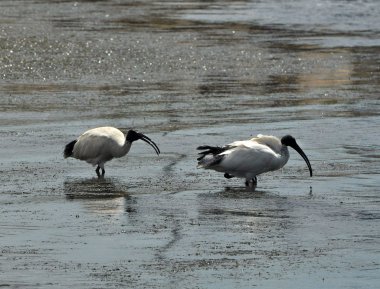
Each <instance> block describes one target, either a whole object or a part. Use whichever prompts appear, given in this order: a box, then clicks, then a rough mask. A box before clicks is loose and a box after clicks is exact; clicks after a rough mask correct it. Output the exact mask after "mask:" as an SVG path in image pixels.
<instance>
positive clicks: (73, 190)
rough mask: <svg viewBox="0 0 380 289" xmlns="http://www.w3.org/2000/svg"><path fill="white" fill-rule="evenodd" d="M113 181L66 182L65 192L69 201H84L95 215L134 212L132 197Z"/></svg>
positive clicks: (97, 179) (101, 179)
mask: <svg viewBox="0 0 380 289" xmlns="http://www.w3.org/2000/svg"><path fill="white" fill-rule="evenodd" d="M120 186H121V184H118V183H117V182H116V181H114V180H112V179H108V178H107V179H104V178H91V179H84V180H83V179H74V180H66V181H65V182H64V191H65V195H66V198H67V199H69V200H74V199H75V200H82V201H83V202H84V206H85V208H86V209H87V210H88V211H90V212H94V213H102V214H111V215H115V214H124V212H128V213H130V212H134V211H135V209H134V208H133V207H131V202H130V200H131V197H130V196H129V195H128V193H127V192H126V191H125V190H123V189H121V188H120Z"/></svg>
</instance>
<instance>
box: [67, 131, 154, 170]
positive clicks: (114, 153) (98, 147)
mask: <svg viewBox="0 0 380 289" xmlns="http://www.w3.org/2000/svg"><path fill="white" fill-rule="evenodd" d="M139 139H141V140H143V141H145V142H146V143H148V144H149V145H151V146H152V147H153V148H154V150H155V151H156V153H157V155H159V154H160V149H159V148H158V146H157V145H156V144H155V143H154V142H153V141H152V140H151V139H150V138H149V137H147V136H146V135H144V134H142V133H139V132H136V131H134V130H129V131H128V133H127V135H126V136H125V135H124V133H123V132H122V131H120V130H119V129H117V128H114V127H109V126H106V127H97V128H93V129H90V130H88V131H86V132H84V133H83V134H82V135H81V136H79V137H78V138H77V139H76V140H74V141H72V142H70V143H68V144H67V145H66V147H65V150H64V152H63V155H64V157H65V158H68V157H73V158H76V159H79V160H82V161H86V162H88V163H90V164H92V165H93V166H95V165H96V166H97V167H96V170H95V171H96V174H97V175H98V177H100V172H99V170H100V169H102V176H104V174H105V172H106V171H105V169H104V164H105V163H106V162H108V161H110V160H112V159H113V158H120V157H123V156H125V155H126V154H127V153H128V152H129V150H130V148H131V146H132V143H133V142H134V141H137V140H139Z"/></svg>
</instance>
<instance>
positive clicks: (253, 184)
mask: <svg viewBox="0 0 380 289" xmlns="http://www.w3.org/2000/svg"><path fill="white" fill-rule="evenodd" d="M245 186H246V187H249V188H255V187H256V186H257V178H256V177H253V178H252V179H250V180H246V181H245Z"/></svg>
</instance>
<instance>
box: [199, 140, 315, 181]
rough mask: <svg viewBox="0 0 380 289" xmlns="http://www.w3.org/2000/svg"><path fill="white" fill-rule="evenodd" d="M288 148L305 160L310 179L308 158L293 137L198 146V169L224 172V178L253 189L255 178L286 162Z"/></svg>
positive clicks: (311, 172) (278, 167) (280, 166)
mask: <svg viewBox="0 0 380 289" xmlns="http://www.w3.org/2000/svg"><path fill="white" fill-rule="evenodd" d="M288 146H289V147H292V148H293V149H295V150H296V151H297V152H298V153H299V154H300V155H301V156H302V158H303V159H304V160H305V162H306V164H307V166H308V168H309V172H310V177H311V176H312V175H313V171H312V169H311V165H310V162H309V159H308V158H307V156H306V155H305V153H304V152H303V150H302V149H301V148H300V147H299V145H298V144H297V142H296V140H295V138H294V137H292V136H291V135H286V136H284V137H283V138H281V140H280V139H279V138H277V137H274V136H268V135H260V134H259V135H258V136H257V137H254V138H252V139H250V140H244V141H235V142H233V143H230V144H228V145H225V146H222V147H214V146H207V145H205V146H200V147H198V148H197V149H198V150H201V152H200V153H199V155H200V156H199V158H198V159H197V160H198V167H200V168H204V169H211V170H215V171H217V172H222V173H224V177H225V178H228V179H229V178H233V177H237V178H245V180H246V182H245V183H246V186H249V187H255V186H256V184H257V178H256V176H258V175H260V174H262V173H266V172H269V171H275V170H278V169H280V168H282V167H283V166H284V165H285V164H286V163H287V162H288V160H289V151H288Z"/></svg>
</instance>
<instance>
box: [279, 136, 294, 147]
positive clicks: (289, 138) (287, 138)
mask: <svg viewBox="0 0 380 289" xmlns="http://www.w3.org/2000/svg"><path fill="white" fill-rule="evenodd" d="M281 143H282V144H283V145H284V146H292V145H293V144H296V139H295V138H294V137H292V136H291V135H286V136H284V137H282V139H281Z"/></svg>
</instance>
